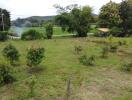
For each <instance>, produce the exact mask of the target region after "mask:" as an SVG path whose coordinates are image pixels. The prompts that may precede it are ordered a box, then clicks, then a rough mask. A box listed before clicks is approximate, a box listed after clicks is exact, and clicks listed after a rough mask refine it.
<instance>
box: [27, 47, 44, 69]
mask: <svg viewBox="0 0 132 100" xmlns="http://www.w3.org/2000/svg"><path fill="white" fill-rule="evenodd" d="M44 52H45V49H44V48H40V47H32V48H30V49H29V50H28V53H27V65H28V66H31V67H32V66H36V65H38V64H39V63H41V61H42V59H43V57H44Z"/></svg>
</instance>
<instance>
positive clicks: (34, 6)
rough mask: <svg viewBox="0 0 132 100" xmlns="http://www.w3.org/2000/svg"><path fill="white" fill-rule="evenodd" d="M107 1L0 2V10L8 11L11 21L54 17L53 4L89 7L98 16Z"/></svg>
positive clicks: (8, 0)
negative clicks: (25, 18)
mask: <svg viewBox="0 0 132 100" xmlns="http://www.w3.org/2000/svg"><path fill="white" fill-rule="evenodd" d="M109 1H110V0H0V8H5V9H7V10H9V11H10V13H11V19H16V18H18V17H21V18H24V17H29V16H47V15H55V14H56V9H55V8H54V7H53V5H54V4H59V5H61V6H67V5H70V4H79V5H82V6H84V5H89V6H91V7H92V8H93V12H94V13H96V14H98V13H99V9H100V7H101V6H102V5H104V4H106V3H107V2H109ZM112 1H114V2H117V3H119V2H121V0H112Z"/></svg>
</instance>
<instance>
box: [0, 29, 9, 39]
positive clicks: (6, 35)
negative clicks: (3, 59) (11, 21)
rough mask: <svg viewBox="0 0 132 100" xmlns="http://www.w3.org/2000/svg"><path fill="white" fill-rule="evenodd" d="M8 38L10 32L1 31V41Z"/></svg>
mask: <svg viewBox="0 0 132 100" xmlns="http://www.w3.org/2000/svg"><path fill="white" fill-rule="evenodd" d="M7 39H8V32H6V31H0V41H6V40H7Z"/></svg>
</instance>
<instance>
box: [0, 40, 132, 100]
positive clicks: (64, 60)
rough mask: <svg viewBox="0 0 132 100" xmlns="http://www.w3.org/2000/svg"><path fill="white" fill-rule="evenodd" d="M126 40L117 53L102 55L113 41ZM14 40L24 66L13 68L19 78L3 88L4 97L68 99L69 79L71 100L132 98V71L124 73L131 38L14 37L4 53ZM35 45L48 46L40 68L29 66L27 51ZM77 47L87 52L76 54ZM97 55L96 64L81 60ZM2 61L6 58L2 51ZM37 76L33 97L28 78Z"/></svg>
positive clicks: (0, 98) (4, 99) (0, 96)
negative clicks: (103, 48)
mask: <svg viewBox="0 0 132 100" xmlns="http://www.w3.org/2000/svg"><path fill="white" fill-rule="evenodd" d="M119 40H120V41H122V40H125V41H126V42H127V45H124V46H120V47H119V48H118V51H117V52H116V53H109V56H108V58H106V59H103V58H101V57H100V56H101V52H102V47H104V46H106V45H109V44H111V42H114V43H116V42H118V41H119ZM9 43H12V44H13V45H15V46H16V47H17V49H18V50H19V51H20V54H21V58H20V65H19V66H16V67H13V69H14V73H15V74H14V75H15V76H16V79H17V81H16V82H15V83H13V84H9V85H5V86H3V87H0V100H66V94H67V86H68V85H67V81H68V80H69V79H70V81H71V82H70V88H69V90H68V92H69V97H70V100H132V95H131V94H132V73H131V72H129V73H128V72H123V71H122V70H121V67H122V66H123V64H125V63H128V62H131V60H132V55H131V53H132V39H131V38H124V39H121V38H113V39H112V40H109V39H106V38H71V39H52V40H37V41H21V40H14V41H8V42H1V43H0V52H1V51H2V49H3V47H5V45H6V44H9ZM32 45H36V46H42V47H45V49H46V53H45V58H44V59H43V62H42V63H41V64H40V65H39V66H38V67H37V69H36V70H35V69H31V68H28V66H26V58H25V56H26V51H27V48H29V47H30V46H32ZM75 46H81V47H82V49H83V51H82V52H81V53H80V54H76V53H75V50H74V49H75ZM84 54H85V55H87V56H90V55H95V56H96V62H95V65H94V66H85V65H83V64H81V63H80V62H79V59H78V58H79V57H80V56H82V55H84ZM0 62H6V60H5V59H4V58H3V57H2V55H1V54H0ZM32 75H35V77H36V85H35V89H34V91H35V94H34V97H32V98H31V97H29V96H28V95H29V91H30V90H29V86H28V85H27V81H28V80H29V79H30V78H31V77H32Z"/></svg>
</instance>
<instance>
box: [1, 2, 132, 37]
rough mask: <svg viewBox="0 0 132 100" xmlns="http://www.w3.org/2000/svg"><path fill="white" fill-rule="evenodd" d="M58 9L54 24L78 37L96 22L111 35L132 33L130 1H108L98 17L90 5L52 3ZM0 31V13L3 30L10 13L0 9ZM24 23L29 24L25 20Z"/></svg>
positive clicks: (6, 28) (84, 34)
mask: <svg viewBox="0 0 132 100" xmlns="http://www.w3.org/2000/svg"><path fill="white" fill-rule="evenodd" d="M54 7H55V8H56V9H57V11H58V15H57V16H56V17H55V20H54V22H55V23H54V24H56V25H59V26H61V27H62V30H63V31H68V32H72V33H75V34H76V35H77V36H78V37H86V36H87V33H88V32H89V31H90V25H91V23H96V25H97V26H96V27H103V28H109V29H110V32H111V33H112V35H113V36H123V37H124V36H131V35H132V24H131V23H132V1H131V0H124V1H122V2H121V3H115V2H112V1H110V2H109V3H107V4H105V5H103V6H102V7H101V9H100V13H99V15H98V17H94V16H93V12H92V8H91V7H90V6H83V7H81V6H78V5H76V4H73V5H69V6H66V7H61V6H59V5H54ZM0 10H1V13H0V14H1V15H0V16H1V17H0V31H2V30H3V28H2V27H3V23H2V14H4V19H3V20H4V27H5V30H9V28H10V25H11V24H10V22H11V21H10V13H9V12H8V11H7V10H5V9H1V8H0ZM26 24H28V25H29V24H30V23H29V22H27V23H26Z"/></svg>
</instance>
